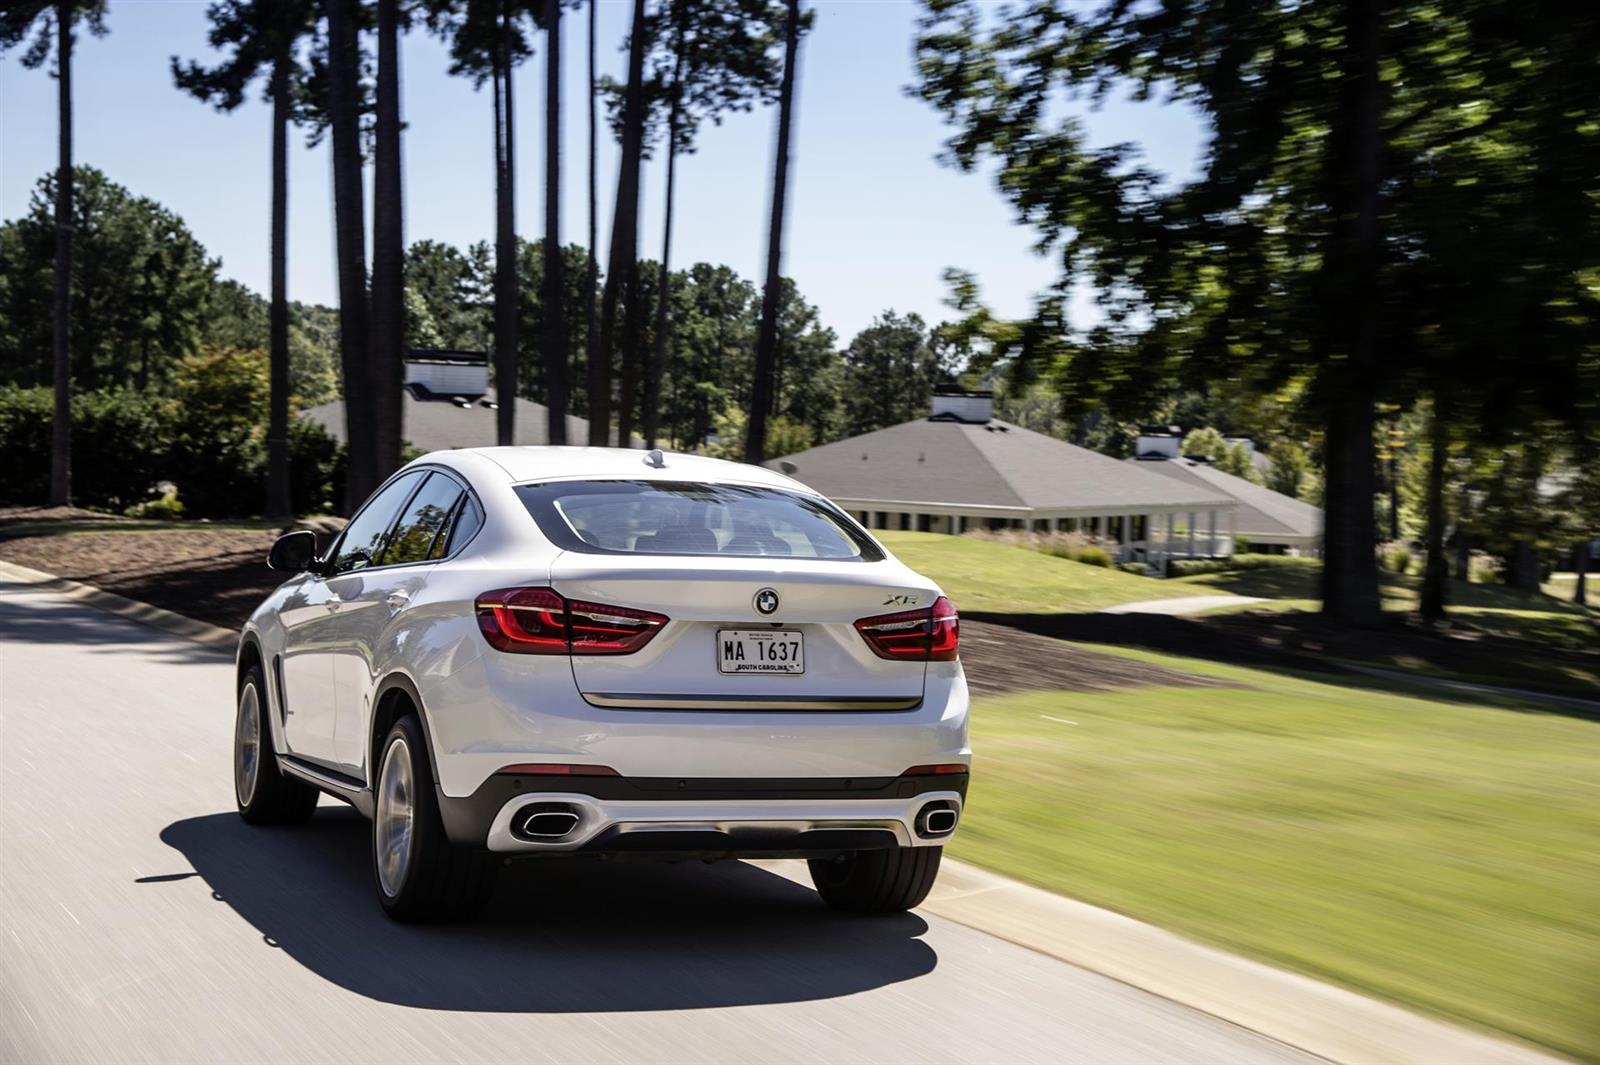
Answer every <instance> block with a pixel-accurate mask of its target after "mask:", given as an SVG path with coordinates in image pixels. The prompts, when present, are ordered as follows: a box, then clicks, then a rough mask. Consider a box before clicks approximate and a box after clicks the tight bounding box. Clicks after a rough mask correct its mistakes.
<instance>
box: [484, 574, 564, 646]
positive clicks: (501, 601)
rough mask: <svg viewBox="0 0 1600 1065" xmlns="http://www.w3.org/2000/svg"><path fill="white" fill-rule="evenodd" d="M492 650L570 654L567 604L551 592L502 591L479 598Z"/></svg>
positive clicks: (548, 590) (486, 637)
mask: <svg viewBox="0 0 1600 1065" xmlns="http://www.w3.org/2000/svg"><path fill="white" fill-rule="evenodd" d="M477 610H478V628H479V629H480V630H481V631H482V632H483V638H484V639H485V640H488V641H489V646H490V647H493V648H495V649H496V650H499V651H512V652H515V653H516V654H523V655H564V654H566V653H567V601H566V600H565V599H563V598H562V597H561V596H560V595H558V594H556V593H555V592H552V591H551V590H550V589H548V588H500V589H498V590H496V591H493V592H484V593H483V594H482V595H480V596H478V602H477Z"/></svg>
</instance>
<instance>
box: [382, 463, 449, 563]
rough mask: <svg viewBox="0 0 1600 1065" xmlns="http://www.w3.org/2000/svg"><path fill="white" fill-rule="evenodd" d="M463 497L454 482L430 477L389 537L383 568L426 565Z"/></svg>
mask: <svg viewBox="0 0 1600 1065" xmlns="http://www.w3.org/2000/svg"><path fill="white" fill-rule="evenodd" d="M461 494H462V493H461V486H460V485H458V484H457V483H456V482H455V481H454V480H453V479H451V478H449V477H446V476H445V475H444V474H442V473H430V474H429V475H428V479H427V481H426V482H424V483H423V485H422V487H421V488H419V489H417V494H416V495H414V496H412V497H411V502H410V503H408V504H406V511H405V513H404V514H403V515H401V517H400V523H399V524H398V525H396V526H395V528H394V532H393V534H391V535H390V537H389V545H388V546H387V547H386V548H384V551H383V558H382V563H383V565H385V566H395V565H400V564H402V563H406V562H422V561H425V560H426V559H427V558H428V557H429V552H430V551H431V550H432V549H433V545H434V544H435V542H437V541H438V539H439V538H440V534H441V533H443V532H444V527H445V521H446V519H448V518H449V517H450V513H451V511H453V510H455V507H456V502H457V501H458V500H459V499H460V498H461Z"/></svg>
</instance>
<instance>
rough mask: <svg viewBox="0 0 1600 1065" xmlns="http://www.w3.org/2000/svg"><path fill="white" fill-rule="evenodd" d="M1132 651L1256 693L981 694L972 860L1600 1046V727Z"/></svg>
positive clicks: (1526, 1032) (1400, 991)
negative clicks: (1216, 677) (1226, 681)
mask: <svg viewBox="0 0 1600 1065" xmlns="http://www.w3.org/2000/svg"><path fill="white" fill-rule="evenodd" d="M1119 653H1124V654H1129V655H1133V656H1135V657H1140V658H1145V659H1149V660H1152V661H1158V662H1161V663H1162V664H1164V665H1168V666H1170V667H1172V668H1176V669H1180V670H1188V671H1190V672H1203V673H1208V674H1213V675H1217V676H1222V677H1226V678H1230V679H1233V680H1236V681H1237V682H1238V683H1239V684H1240V688H1239V689H1237V690H1235V689H1205V688H1195V689H1179V688H1140V689H1130V690H1126V691H1121V692H1113V693H1077V692H1054V691H1050V692H1035V693H1025V694H1017V695H1010V696H996V697H991V698H988V699H984V700H980V701H979V702H978V703H976V704H975V706H974V709H973V746H974V748H975V750H976V752H977V757H976V767H975V769H976V772H975V776H974V783H973V789H972V794H971V796H970V802H971V806H970V813H969V815H968V817H967V819H966V820H965V822H964V823H963V827H962V832H961V834H960V835H959V836H958V838H957V840H956V842H955V844H954V845H953V847H952V852H953V854H954V855H955V856H956V857H960V858H963V859H966V860H969V861H973V862H976V863H978V864H980V865H985V866H988V867H990V868H992V869H995V870H997V871H999V872H1002V873H1005V874H1007V875H1010V876H1014V877H1017V878H1019V879H1022V880H1027V881H1030V882H1032V883H1035V884H1038V885H1040V886H1042V887H1045V888H1048V889H1050V890H1053V891H1058V892H1062V893H1064V894H1068V895H1072V896H1074V897H1076V898H1081V899H1085V900H1087V901H1090V902H1094V903H1098V904H1100V905H1103V906H1107V907H1110V908H1112V909H1115V910H1119V911H1122V912H1125V913H1128V914H1131V915H1133V916H1136V917H1139V918H1142V919H1145V920H1149V921H1151V922H1153V923H1156V924H1160V925H1164V926H1166V927H1169V928H1172V929H1175V930H1178V931H1180V932H1184V933H1187V934H1190V935H1193V936H1195V937H1197V938H1200V939H1204V940H1209V941H1211V942H1214V943H1217V944H1220V945H1222V946H1224V947H1227V948H1230V949H1234V950H1238V951H1240V952H1243V953H1246V954H1251V955H1255V956H1257V957H1261V958H1264V959H1266V960H1269V961H1271V962H1274V963H1277V964H1280V965H1284V966H1287V967H1289V968H1293V969H1297V970H1300V971H1303V972H1306V973H1310V974H1312V975H1315V976H1319V977H1323V978H1327V979H1331V980H1334V981H1337V982H1340V983H1344V984H1347V985H1349V986H1352V987H1355V988H1358V989H1360V990H1363V991H1368V992H1371V993H1373V994H1376V995H1379V996H1381V997H1387V998H1390V999H1394V1000H1397V1001H1400V1002H1403V1003H1407V1004H1410V1005H1413V1006H1417V1007H1421V1008H1424V1009H1428V1010H1433V1011H1436V1012H1439V1013H1442V1014H1445V1015H1449V1016H1453V1017H1456V1018H1460V1019H1463V1020H1467V1021H1470V1022H1474V1023H1477V1024H1481V1025H1484V1026H1488V1027H1491V1028H1497V1029H1501V1030H1503V1031H1506V1032H1510V1033H1512V1034H1515V1035H1518V1036H1521V1037H1524V1038H1527V1039H1530V1040H1534V1041H1536V1042H1540V1043H1543V1044H1545V1045H1547V1046H1550V1047H1553V1048H1555V1049H1557V1050H1560V1051H1563V1052H1565V1053H1568V1054H1573V1055H1577V1056H1579V1057H1584V1058H1590V1059H1600V1009H1597V1008H1596V1003H1600V724H1595V723H1592V722H1584V721H1580V720H1575V719H1571V718H1566V717H1560V716H1555V715H1543V714H1530V713H1519V712H1515V711H1512V710H1506V709H1497V708H1494V707H1492V706H1485V705H1481V704H1479V705H1468V704H1464V703H1455V702H1452V701H1450V700H1448V699H1439V698H1419V697H1413V696H1407V695H1399V694H1394V693H1392V692H1385V691H1381V690H1374V689H1371V688H1362V687H1351V686H1344V685H1340V684H1332V683H1322V682H1319V681H1317V680H1313V679H1301V678H1294V677H1288V676H1284V675H1281V674H1276V673H1270V672H1264V671H1260V670H1249V669H1241V668H1234V667H1225V666H1219V665H1214V664H1210V663H1202V662H1197V661H1194V660H1189V659H1179V658H1170V657H1163V656H1157V655H1149V654H1143V653H1140V652H1119ZM1052 718H1054V719H1058V720H1051V719H1052ZM1063 722H1072V723H1071V724H1066V723H1063Z"/></svg>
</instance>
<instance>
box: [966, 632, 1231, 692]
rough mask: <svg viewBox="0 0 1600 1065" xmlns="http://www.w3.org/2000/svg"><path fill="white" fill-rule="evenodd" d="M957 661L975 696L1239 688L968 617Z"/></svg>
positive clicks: (1209, 678) (1211, 679)
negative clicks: (1049, 691)
mask: <svg viewBox="0 0 1600 1065" xmlns="http://www.w3.org/2000/svg"><path fill="white" fill-rule="evenodd" d="M961 661H962V662H963V663H964V664H965V665H966V668H967V686H968V687H969V688H971V689H972V694H974V695H997V694H999V693H1001V692H1008V691H1027V690H1030V689H1045V688H1048V689H1055V690H1066V691H1079V692H1085V691H1110V690H1112V689H1114V688H1138V687H1148V686H1151V685H1161V686H1166V687H1175V688H1224V687H1238V685H1236V684H1233V683H1231V682H1229V681H1222V680H1216V679H1215V678H1212V677H1201V676H1196V675H1194V674H1192V673H1180V672H1178V671H1177V670H1172V669H1166V668H1164V667H1162V666H1157V665H1152V664H1150V663H1149V662H1140V661H1138V660H1136V659H1131V658H1123V657H1121V656H1120V655H1108V654H1102V653H1100V652H1098V651H1091V650H1089V649H1088V648H1085V647H1080V646H1078V645H1076V644H1070V643H1066V642H1063V641H1061V640H1057V639H1054V638H1052V637H1049V636H1041V635H1037V634H1035V633H1031V632H1023V631H1021V630H1019V629H1014V628H1008V627H1007V626H1004V625H995V624H991V623H989V622H984V621H973V620H970V619H968V618H962V619H961Z"/></svg>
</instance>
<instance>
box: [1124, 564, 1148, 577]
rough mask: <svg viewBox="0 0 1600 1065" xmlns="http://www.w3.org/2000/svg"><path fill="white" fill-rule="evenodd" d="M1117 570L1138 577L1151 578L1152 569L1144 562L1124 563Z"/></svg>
mask: <svg viewBox="0 0 1600 1065" xmlns="http://www.w3.org/2000/svg"><path fill="white" fill-rule="evenodd" d="M1117 568H1118V569H1120V570H1121V571H1122V572H1124V573H1132V574H1134V575H1135V576H1138V577H1148V576H1150V567H1149V566H1148V565H1146V564H1145V563H1143V562H1123V563H1121V564H1119V565H1118V566H1117Z"/></svg>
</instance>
